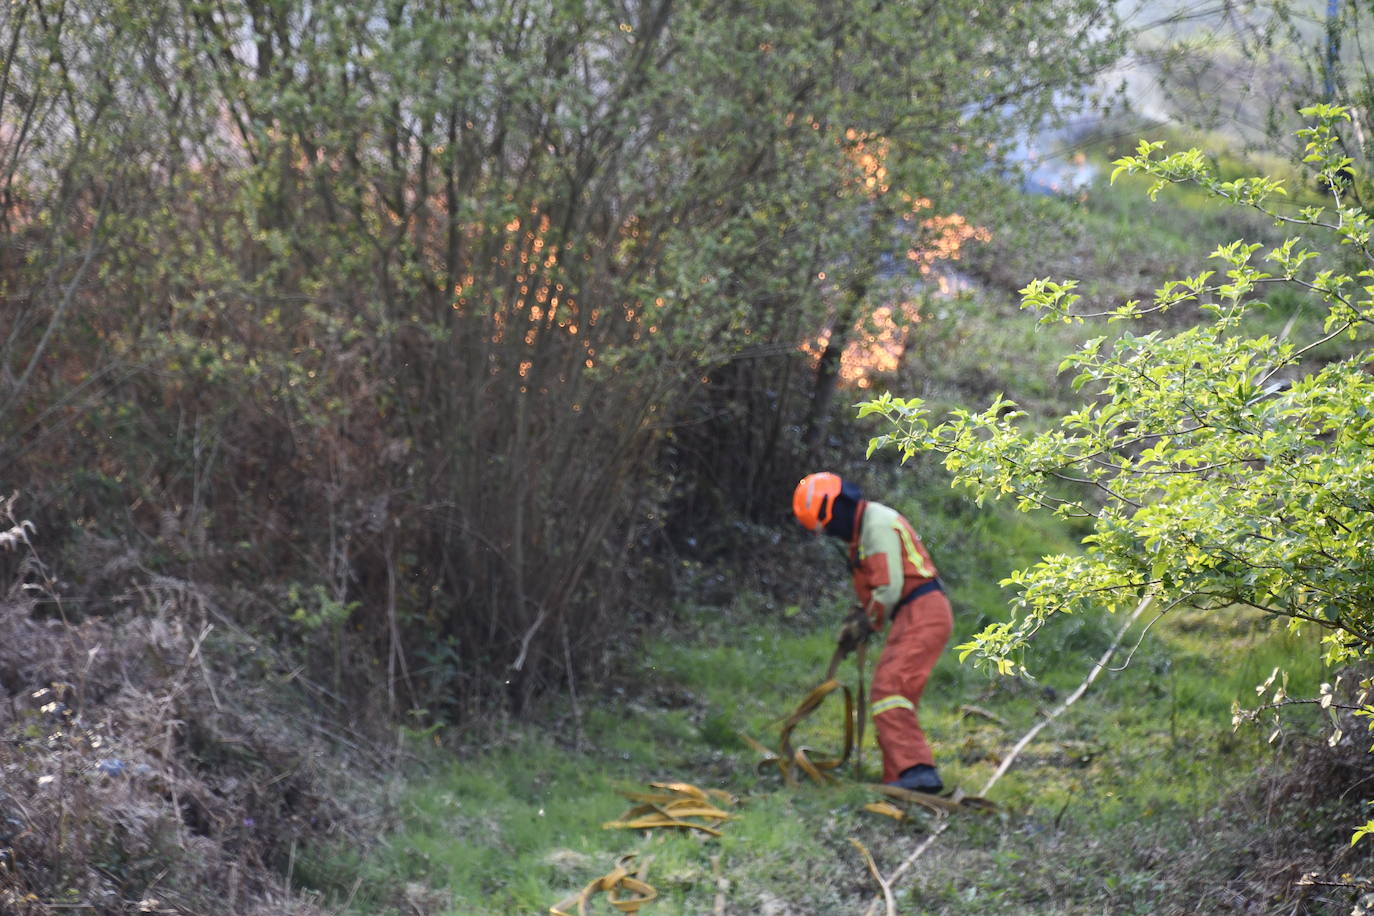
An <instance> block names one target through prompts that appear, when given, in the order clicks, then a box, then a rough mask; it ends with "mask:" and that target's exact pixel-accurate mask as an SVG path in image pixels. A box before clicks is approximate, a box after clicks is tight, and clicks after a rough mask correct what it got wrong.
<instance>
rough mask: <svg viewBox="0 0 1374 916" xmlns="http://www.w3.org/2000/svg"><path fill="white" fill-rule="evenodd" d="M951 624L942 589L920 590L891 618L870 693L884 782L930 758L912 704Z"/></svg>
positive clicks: (931, 760) (916, 703) (915, 703)
mask: <svg viewBox="0 0 1374 916" xmlns="http://www.w3.org/2000/svg"><path fill="white" fill-rule="evenodd" d="M953 628H954V618H953V615H952V614H951V613H950V609H949V599H948V598H946V597H945V593H944V592H942V591H931V592H929V593H927V594H925V595H922V596H921V597H920V598H917V599H916V600H915V601H913V602H911V603H910V604H909V605H907V606H906V607H904V608H903V609H902V612H901V613H900V614H898V615H897V619H896V620H894V621H892V628H891V629H890V630H889V631H888V634H887V642H886V643H885V644H884V645H883V651H882V654H881V655H880V656H879V657H878V667H877V669H876V670H875V671H874V672H873V689H872V694H871V696H872V707H871V708H872V710H873V725H874V727H875V729H876V731H877V732H878V746H879V747H880V748H882V752H883V782H891V781H892V780H894V779H896V778H897V777H898V776H899V775H901V772H902V771H903V770H905V769H906V768H908V767H912V766H915V765H916V764H918V763H926V764H931V765H934V763H935V756H934V754H933V753H931V750H930V745H929V743H927V741H926V736H925V733H924V732H923V731H922V730H921V724H920V722H919V720H918V719H917V717H916V709H917V707H918V706H919V705H920V702H921V692H922V691H923V690H925V686H926V681H927V680H929V678H930V672H931V669H933V668H934V667H935V663H936V662H937V661H939V660H940V653H941V652H943V651H944V648H945V644H946V643H948V642H949V634H950V631H951V630H952V629H953Z"/></svg>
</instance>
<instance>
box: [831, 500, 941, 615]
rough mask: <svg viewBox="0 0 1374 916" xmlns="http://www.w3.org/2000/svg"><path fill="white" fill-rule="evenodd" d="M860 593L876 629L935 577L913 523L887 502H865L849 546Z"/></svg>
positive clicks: (860, 597)
mask: <svg viewBox="0 0 1374 916" xmlns="http://www.w3.org/2000/svg"><path fill="white" fill-rule="evenodd" d="M849 567H850V569H851V570H852V573H853V578H854V594H855V595H856V596H857V597H858V599H859V605H860V606H861V607H863V608H864V610H866V611H867V612H868V619H869V622H870V623H871V624H872V625H873V629H874V630H881V629H882V628H883V626H884V625H885V624H886V623H887V622H888V621H889V620H891V619H892V616H893V615H892V611H893V609H894V608H896V607H897V606H898V605H900V604H901V603H902V599H903V598H905V597H907V596H909V595H911V593H912V592H913V591H915V590H916V589H918V588H920V587H921V586H922V585H925V584H926V583H927V582H929V581H930V580H932V579H934V578H935V575H936V572H935V564H934V563H932V562H931V559H930V554H929V553H927V552H926V548H925V545H924V544H922V543H921V539H920V538H919V537H917V536H916V531H915V529H914V528H912V527H911V523H910V522H908V521H907V520H906V519H905V518H903V517H902V515H901V513H899V512H897V510H895V509H891V508H889V507H887V506H884V505H883V504H882V503H875V502H870V501H869V500H860V501H859V506H858V508H857V509H856V510H855V517H854V536H853V538H852V539H851V540H850V542H849Z"/></svg>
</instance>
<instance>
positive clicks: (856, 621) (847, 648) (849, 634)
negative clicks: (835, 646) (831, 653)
mask: <svg viewBox="0 0 1374 916" xmlns="http://www.w3.org/2000/svg"><path fill="white" fill-rule="evenodd" d="M872 632H873V627H872V626H871V625H870V624H869V622H868V615H867V614H865V613H864V610H863V608H855V609H854V613H852V614H850V615H849V616H848V617H846V618H845V620H844V626H842V627H840V636H839V640H838V642H839V645H840V651H842V652H843V653H844V654H845V655H848V654H849V653H850V652H853V651H854V650H855V649H856V648H857V647H858V645H859V643H861V642H863V641H864V640H866V639H868V635H869V634H870V633H872Z"/></svg>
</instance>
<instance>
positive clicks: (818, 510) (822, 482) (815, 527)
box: [792, 471, 844, 531]
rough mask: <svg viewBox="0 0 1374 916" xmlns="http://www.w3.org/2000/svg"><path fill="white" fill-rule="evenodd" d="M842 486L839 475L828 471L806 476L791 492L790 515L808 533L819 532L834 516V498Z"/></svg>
mask: <svg viewBox="0 0 1374 916" xmlns="http://www.w3.org/2000/svg"><path fill="white" fill-rule="evenodd" d="M843 486H844V483H843V481H841V480H840V478H839V475H837V474H832V473H830V472H829V471H821V472H820V473H817V474H807V475H806V476H805V477H803V478H802V479H801V482H800V483H798V484H797V489H796V490H794V491H792V514H793V515H795V516H796V517H797V521H799V522H801V524H802V527H803V528H805V529H806V530H808V531H819V530H820V529H822V528H824V527H825V526H826V524H827V523H828V522H829V521H830V519H831V518H833V517H834V515H835V497H837V496H839V495H840V489H841V487H843Z"/></svg>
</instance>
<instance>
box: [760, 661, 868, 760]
mask: <svg viewBox="0 0 1374 916" xmlns="http://www.w3.org/2000/svg"><path fill="white" fill-rule="evenodd" d="M866 651H867V645H866V644H865V643H859V646H858V649H857V659H856V661H857V665H858V669H859V682H858V687H857V689H856V690H855V691H854V692H851V691H850V689H849V688H848V687H847V686H845V685H844V684H842V683H840V681H839V680H837V679H836V677H835V673H836V671H837V670H838V669H839V667H840V662H841V661H843V660H844V657H845V655H846V654H847V653H846V652H845V651H844V649H843V648H842V647H838V646H837V647H836V648H835V652H834V654H833V655H831V656H830V666H829V668H828V669H827V670H826V672H825V678H824V680H823V681H822V682H821V683H820V684H819V685H818V686H817V687H816V688H815V689H813V690H812V691H811V692H810V693H808V694H807V695H806V696H805V698H803V699H802V701H801V704H800V705H798V706H797V708H796V710H795V711H794V712H793V713H792V714H791V715H790V716H788V717H787V719H786V720H784V721H783V724H782V730H781V732H780V734H779V743H778V750H777V751H774V750H772V749H770V748H768V747H766V746H764V745H763V744H762V743H760V742H758V741H756V740H754V739H753V738H752V737H750V736H749V735H746V734H744V733H743V732H740V737H741V738H743V739H744V740H745V742H747V743H748V744H749V746H750V747H752V748H753V749H754V750H756V751H758V752H759V753H760V754H761V755H763V759H762V760H760V761H759V763H758V765H757V767H758V770H759V771H760V772H761V771H763V770H765V769H767V768H768V767H770V766H776V767H777V768H778V770H779V772H780V773H781V774H782V779H783V782H784V783H786V784H787V785H789V786H796V785H798V784H799V783H800V780H799V779H798V778H797V770H800V771H801V772H803V773H805V774H806V775H807V776H810V777H811V779H812V780H814V781H815V782H817V783H821V784H825V783H827V782H837V781H838V777H836V776H835V775H834V772H833V771H834V770H838V769H839V768H840V767H842V766H844V765H845V763H846V761H848V760H849V756H850V754H854V776H855V778H856V779H857V778H859V770H860V764H861V762H862V758H861V756H860V755H861V754H862V747H863V734H864V719H865V718H866V715H867V712H866V708H865V707H866V702H865V695H864V668H865V659H866ZM837 690H838V691H840V693H841V694H842V695H843V696H844V748H843V750H842V751H841V752H840V755H839V756H838V757H835V756H813V754H814V752H815V749H814V748H810V747H797V748H794V747H792V732H793V730H794V729H795V728H796V727H797V726H798V725H800V724H801V723H802V722H804V721H805V720H806V719H808V718H810V716H811V714H812V713H814V712H815V711H816V710H817V709H819V708H820V706H821V704H822V703H823V702H825V699H826V697H828V696H830V695H831V694H832V693H834V692H835V691H837ZM855 693H857V694H858V704H857V709H856V708H855V705H856V704H855V701H854V695H855ZM856 712H857V715H856V714H855V713H856Z"/></svg>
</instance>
